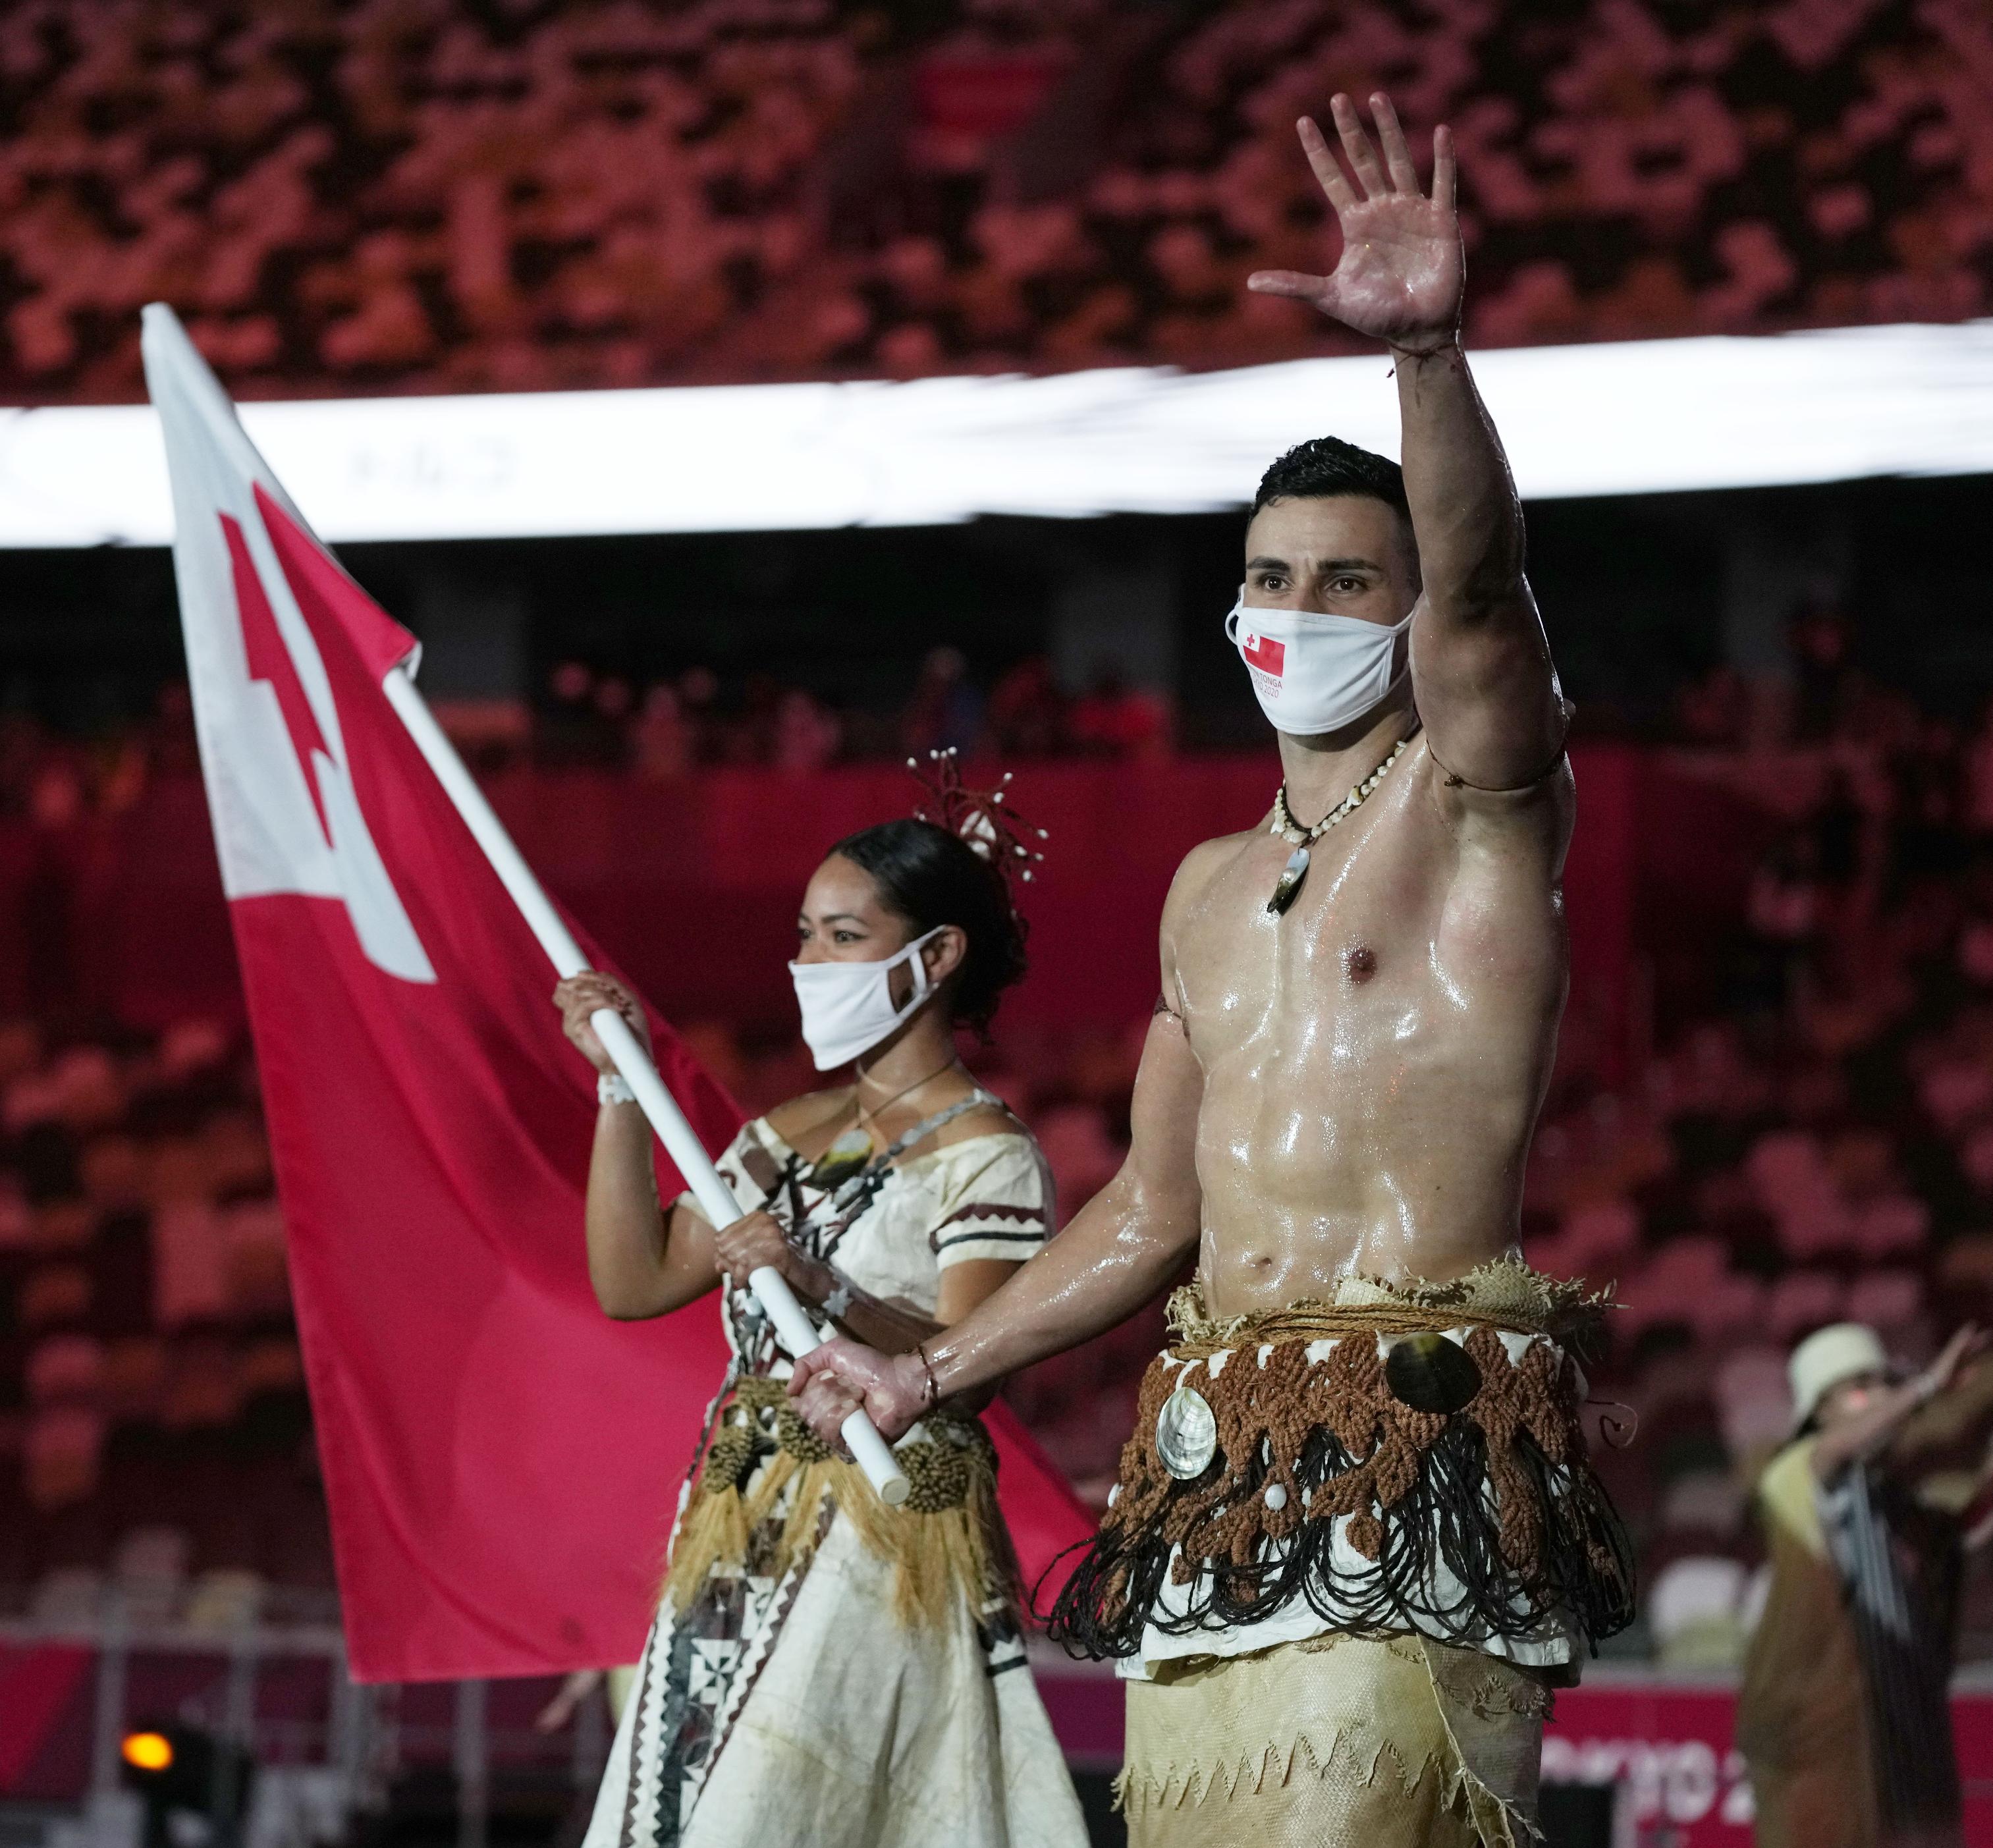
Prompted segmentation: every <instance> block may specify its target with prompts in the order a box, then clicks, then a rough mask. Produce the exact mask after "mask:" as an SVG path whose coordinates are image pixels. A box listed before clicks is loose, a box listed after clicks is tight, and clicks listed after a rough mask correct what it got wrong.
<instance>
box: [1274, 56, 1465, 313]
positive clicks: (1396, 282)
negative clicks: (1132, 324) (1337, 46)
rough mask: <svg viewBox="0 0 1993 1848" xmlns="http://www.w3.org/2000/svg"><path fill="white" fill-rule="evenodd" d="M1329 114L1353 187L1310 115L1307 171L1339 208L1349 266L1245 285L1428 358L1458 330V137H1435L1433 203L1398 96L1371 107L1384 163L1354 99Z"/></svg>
mask: <svg viewBox="0 0 1993 1848" xmlns="http://www.w3.org/2000/svg"><path fill="white" fill-rule="evenodd" d="M1329 108H1330V109H1331V111H1332V114H1333V115H1334V118H1335V128H1336V132H1337V134H1338V135H1339V136H1340V137H1341V138H1342V152H1343V153H1344V155H1345V157H1346V158H1347V159H1348V160H1349V166H1350V171H1351V173H1353V174H1354V175H1355V183H1354V184H1353V185H1352V183H1351V181H1350V179H1349V178H1348V177H1346V176H1345V174H1344V173H1343V171H1342V168H1341V167H1340V166H1338V165H1337V163H1336V159H1335V154H1334V152H1332V150H1331V149H1330V147H1329V145H1328V142H1327V141H1326V140H1325V139H1324V138H1323V136H1322V132H1321V130H1320V129H1319V128H1317V127H1316V126H1315V125H1314V121H1312V119H1311V118H1308V117H1307V116H1303V117H1302V118H1301V121H1300V123H1299V125H1298V126H1299V128H1300V130H1301V147H1302V149H1303V150H1304V152H1306V154H1307V155H1308V165H1309V166H1311V167H1312V168H1314V176H1315V178H1316V179H1318V180H1320V181H1321V190H1323V191H1324V192H1325V193H1327V194H1328V202H1329V203H1330V204H1331V205H1332V206H1333V207H1335V216H1336V220H1337V222H1338V224H1339V225H1340V226H1341V227H1342V259H1341V261H1338V263H1337V265H1336V266H1335V274H1334V275H1327V276H1310V275H1303V274H1302V273H1301V272H1300V271H1298V270H1292V269H1262V270H1256V271H1254V272H1253V274H1252V275H1250V276H1249V277H1248V278H1246V287H1247V288H1248V289H1253V290H1256V291H1257V292H1259V293H1260V294H1261V295H1293V296H1295V297H1297V299H1300V300H1301V301H1304V302H1313V303H1314V305H1315V306H1316V307H1318V308H1319V309H1321V311H1322V313H1324V314H1326V315H1333V316H1335V319H1337V320H1338V321H1340V322H1342V323H1343V325H1344V326H1346V327H1350V328H1352V329H1354V330H1355V331H1356V332H1357V333H1366V334H1369V335H1370V336H1373V338H1375V339H1377V340H1385V341H1388V342H1389V343H1390V344H1391V345H1393V347H1406V348H1410V349H1417V350H1425V349H1428V348H1431V347H1436V346H1439V345H1442V344H1444V343H1445V342H1447V341H1448V340H1451V339H1453V337H1454V336H1455V333H1457V332H1458V330H1459V326H1460V296H1461V286H1462V283H1463V281H1464V278H1465V263H1464V261H1463V260H1462V258H1461V248H1460V220H1459V218H1458V216H1457V215H1456V214H1455V210H1454V205H1453V177H1454V169H1453V137H1452V135H1451V134H1450V133H1449V132H1448V131H1447V130H1446V129H1445V128H1437V129H1435V130H1434V133H1433V187H1432V196H1431V197H1430V198H1428V197H1427V196H1426V195H1425V194H1424V193H1422V192H1421V191H1420V190H1419V176H1418V173H1417V169H1415V168H1414V166H1413V165H1412V155H1411V150H1410V149H1409V148H1407V146H1406V145H1405V134H1404V131H1403V129H1402V128H1400V127H1399V126H1398V118H1397V114H1396V111H1394V110H1393V108H1392V107H1391V101H1390V97H1387V96H1386V95H1385V94H1383V92H1382V91H1379V92H1378V93H1377V94H1376V95H1374V96H1373V97H1371V99H1370V113H1371V115H1372V118H1373V120H1374V121H1376V125H1377V141H1378V142H1379V144H1381V145H1382V149H1383V152H1382V155H1381V157H1380V155H1379V149H1378V147H1377V146H1376V145H1373V144H1372V142H1371V139H1370V137H1369V135H1367V134H1366V133H1365V132H1364V128H1363V123H1362V118H1360V117H1359V115H1358V114H1357V113H1356V108H1355V104H1352V102H1351V101H1350V100H1349V97H1346V96H1342V95H1338V96H1336V97H1334V98H1333V99H1332V101H1331V102H1330V104H1329Z"/></svg>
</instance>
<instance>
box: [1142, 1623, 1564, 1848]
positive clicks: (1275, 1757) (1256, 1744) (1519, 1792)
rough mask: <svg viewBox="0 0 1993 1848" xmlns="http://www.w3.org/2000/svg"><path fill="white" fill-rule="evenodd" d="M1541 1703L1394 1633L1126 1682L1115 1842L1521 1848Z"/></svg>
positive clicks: (1499, 1674) (1291, 1647)
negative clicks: (1123, 1829)
mask: <svg viewBox="0 0 1993 1848" xmlns="http://www.w3.org/2000/svg"><path fill="white" fill-rule="evenodd" d="M1549 1706H1550V1693H1549V1691H1548V1690H1547V1688H1546V1687H1545V1686H1543V1682H1542V1681H1541V1679H1540V1678H1539V1677H1538V1676H1537V1675H1533V1674H1532V1673H1530V1672H1529V1671H1527V1670H1525V1669H1517V1668H1515V1667H1513V1666H1512V1665H1509V1664H1508V1663H1506V1662H1497V1661H1495V1660H1493V1659H1492V1658H1489V1657H1487V1656H1485V1655H1480V1654H1479V1653H1477V1652H1474V1651H1472V1650H1466V1649H1457V1648H1451V1647H1450V1646H1449V1645H1446V1644H1443V1643H1437V1642H1434V1641H1431V1640H1430V1639H1421V1638H1414V1637H1410V1636H1399V1637H1357V1636H1325V1637H1321V1638H1317V1639H1315V1640H1314V1641H1310V1642H1301V1643H1287V1644H1283V1645H1281V1646H1280V1647H1279V1648H1274V1649H1267V1650H1263V1651H1261V1652H1259V1653H1258V1654H1256V1655H1239V1656H1230V1657H1216V1658H1214V1657H1209V1656H1204V1657H1198V1658H1195V1659H1193V1660H1191V1661H1188V1662H1173V1663H1170V1664H1167V1665H1165V1666H1164V1668H1163V1669H1161V1671H1159V1672H1158V1673H1157V1675H1156V1677H1155V1678H1154V1679H1152V1680H1150V1681H1145V1682H1130V1683H1129V1684H1128V1746H1127V1764H1126V1768H1125V1769H1124V1770H1123V1772H1122V1774H1121V1778H1120V1783H1119V1785H1118V1786H1117V1789H1118V1792H1119V1795H1120V1798H1121V1802H1122V1805H1123V1808H1124V1809H1126V1812H1127V1817H1128V1841H1129V1848H1236V1844H1239V1843H1252V1844H1253V1848H1303V1845H1304V1844H1305V1845H1306V1848H1474V1845H1475V1844H1477V1843H1479V1844H1482V1848H1524V1844H1526V1843H1527V1842H1528V1841H1529V1840H1530V1836H1531V1834H1532V1833H1533V1827H1534V1820H1535V1814H1536V1798H1537V1761H1538V1758H1539V1756H1540V1752H1541V1749H1542V1744H1543V1717H1544V1715H1545V1714H1546V1713H1547V1711H1548V1709H1549Z"/></svg>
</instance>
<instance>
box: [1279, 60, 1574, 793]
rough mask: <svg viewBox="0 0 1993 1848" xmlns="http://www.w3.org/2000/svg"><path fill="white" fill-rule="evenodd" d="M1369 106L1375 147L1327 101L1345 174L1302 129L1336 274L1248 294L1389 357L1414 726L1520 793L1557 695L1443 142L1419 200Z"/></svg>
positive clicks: (1442, 138)
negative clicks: (1416, 585) (1407, 538)
mask: <svg viewBox="0 0 1993 1848" xmlns="http://www.w3.org/2000/svg"><path fill="white" fill-rule="evenodd" d="M1370 104H1371V112H1372V115H1373V118H1374V120H1375V121H1376V128H1377V142H1376V144H1373V142H1372V141H1371V138H1370V137H1369V135H1368V134H1366V132H1365V131H1364V128H1363V125H1362V121H1361V119H1360V118H1359V116H1358V115H1357V113H1356V110H1355V106H1354V105H1353V104H1352V103H1351V101H1350V100H1349V97H1345V96H1338V97H1335V99H1334V102H1333V104H1332V108H1333V111H1334V115H1335V128H1336V131H1337V133H1338V137H1339V138H1340V139H1341V141H1342V150H1343V153H1344V155H1345V158H1346V159H1348V161H1349V174H1345V173H1344V172H1343V170H1342V167H1341V166H1338V164H1337V162H1336V158H1335V152H1334V151H1333V150H1332V149H1331V148H1330V147H1329V145H1328V142H1326V141H1325V139H1324V138H1323V136H1322V134H1321V130H1320V129H1319V128H1317V127H1316V126H1315V125H1314V123H1313V122H1312V121H1308V120H1306V119H1304V120H1303V121H1302V122H1301V125H1300V127H1301V145H1302V147H1303V149H1304V150H1305V151H1306V152H1307V155H1308V162H1309V164H1310V165H1311V166H1312V167H1313V168H1314V173H1315V177H1316V178H1317V179H1318V180H1320V181H1321V187H1322V190H1323V191H1324V192H1325V193H1327V194H1328V200H1329V203H1330V204H1331V205H1332V206H1333V207H1335V214H1336V217H1337V219H1338V222H1339V224H1340V225H1341V227H1342V257H1341V258H1340V260H1339V261H1338V263H1337V265H1336V266H1335V272H1334V273H1333V274H1332V275H1327V276H1309V275H1301V274H1300V273H1298V272H1295V271H1292V270H1270V271H1269V270H1263V271H1261V272H1258V273H1257V274H1256V275H1253V277H1252V278H1250V280H1249V283H1248V286H1249V287H1250V288H1252V289H1256V290H1258V291H1260V292H1261V293H1263V294H1268V295H1294V296H1297V297H1299V298H1300V299H1302V300H1304V301H1309V302H1313V303H1314V305H1315V306H1317V307H1318V308H1319V309H1321V311H1322V312H1323V313H1325V314H1328V315H1332V316H1335V319H1338V320H1339V321H1341V322H1342V323H1344V324H1345V326H1349V327H1351V328H1352V329H1354V330H1355V331H1356V332H1357V333H1365V334H1369V335H1372V336H1374V337H1375V338H1376V339H1378V340H1383V341H1384V342H1386V343H1387V344H1388V345H1389V346H1390V349H1391V352H1392V354H1393V358H1394V360H1395V361H1396V371H1397V380H1398V411H1399V415H1400V418H1401V420H1402V424H1403V465H1404V470H1405V493H1406V495H1407V498H1408V499H1409V500H1410V504H1411V513H1412V531H1413V533H1414V535H1415V536H1416V538H1417V541H1418V548H1419V565H1420V573H1421V576H1422V578H1423V582H1424V589H1423V593H1422V594H1421V595H1420V598H1419V601H1418V603H1417V608H1416V610H1415V613H1414V619H1413V623H1412V676H1413V684H1414V689H1415V692H1416V696H1417V702H1418V709H1419V716H1420V719H1421V720H1422V721H1423V722H1424V725H1425V728H1426V731H1427V735H1428V736H1429V737H1430V739H1431V748H1432V753H1433V757H1434V760H1435V761H1436V762H1437V763H1439V765H1440V766H1441V768H1442V769H1443V770H1445V771H1446V772H1447V773H1448V775H1449V777H1450V778H1451V780H1453V781H1455V782H1457V783H1464V784H1468V786H1470V787H1475V788H1478V789H1484V790H1509V789H1516V788H1520V787H1526V786H1527V785H1528V784H1531V783H1533V782H1535V781H1537V779H1539V778H1540V777H1542V776H1543V775H1544V774H1545V773H1546V772H1547V771H1548V770H1550V769H1551V768H1552V767H1554V764H1555V763H1556V761H1557V757H1558V754H1559V753H1560V752H1561V750H1562V748H1563V743H1564V699H1563V695H1562V694H1561V692H1559V691H1558V688H1557V677H1556V675H1555V673H1554V671H1553V670H1552V668H1551V666H1550V647H1549V644H1548V643H1547V640H1545V638H1544V636H1543V624H1542V623H1541V622H1540V620H1538V617H1537V606H1536V601H1535V599H1533V597H1532V596H1530V587H1529V585H1528V582H1526V579H1524V577H1523V513H1522V508H1521V507H1520V504H1518V502H1517V500H1516V487H1515V483H1514V482H1513V480H1511V479H1510V477H1509V464H1508V460H1507V458H1506V456H1503V454H1502V445H1501V442H1500V441H1499V439H1498V438H1497V437H1496V434H1495V426H1494V425H1493V424H1492V422H1490V421H1489V416H1488V412H1487V408H1486V407H1485V405H1482V401H1481V396H1480V394H1479V392H1478V391H1475V388H1474V380H1473V377H1472V375H1471V374H1469V373H1468V369H1467V360H1466V358H1465V355H1464V354H1462V353H1461V350H1460V340H1459V330H1460V307H1461V289H1462V285H1463V281H1464V278H1465V268H1464V265H1463V263H1462V259H1461V246H1460V225H1459V220H1458V217H1457V216H1456V214H1455V210H1454V160H1453V141H1452V137H1451V135H1449V133H1448V131H1447V130H1446V129H1445V128H1443V127H1442V128H1439V129H1437V130H1436V131H1435V132H1434V136H1433V185H1432V192H1431V196H1427V194H1425V193H1423V192H1421V191H1420V187H1419V181H1418V174H1417V171H1416V170H1415V169H1414V166H1413V165H1412V157H1411V154H1410V150H1409V149H1407V146H1406V145H1405V137H1404V134H1403V131H1402V130H1401V129H1400V128H1399V126H1398V118H1397V117H1396V114H1394V113H1393V110H1392V108H1391V105H1390V101H1389V100H1388V99H1387V98H1386V97H1383V96H1382V95H1378V96H1373V97H1372V98H1371V99H1370ZM1352 176H1354V177H1353V179H1352Z"/></svg>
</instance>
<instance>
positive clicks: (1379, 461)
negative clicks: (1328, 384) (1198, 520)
mask: <svg viewBox="0 0 1993 1848" xmlns="http://www.w3.org/2000/svg"><path fill="white" fill-rule="evenodd" d="M1340 494H1363V495H1367V496H1368V497H1369V498H1370V499H1371V500H1381V501H1383V503H1384V504H1385V505H1386V507H1395V508H1396V510H1397V511H1398V514H1399V515H1400V518H1403V519H1404V520H1406V521H1410V518H1411V517H1412V509H1411V504H1410V502H1409V501H1407V500H1406V498H1405V471H1404V470H1403V469H1401V468H1400V467H1399V466H1398V465H1397V464H1396V463H1395V462H1393V461H1392V459H1390V457H1389V456H1373V455H1372V454H1371V453H1370V452H1369V450H1368V449H1359V448H1358V447H1357V446H1355V443H1353V442H1344V441H1343V440H1342V438H1341V437H1339V436H1314V437H1311V438H1310V439H1308V441H1307V442H1297V443H1296V444H1295V445H1294V447H1293V448H1292V449H1290V450H1288V452H1287V454H1286V455H1284V456H1282V457H1280V459H1279V460H1278V461H1277V462H1276V463H1274V464H1273V466H1272V467H1271V468H1270V469H1269V470H1267V472H1266V473H1265V474H1263V475H1262V476H1261V477H1260V491H1259V493H1257V494H1255V495H1254V496H1253V513H1255V514H1256V513H1257V512H1258V511H1260V508H1261V507H1264V506H1266V505H1267V503H1268V502H1269V501H1273V500H1333V499H1335V497H1337V496H1338V495H1340ZM1247 518H1251V515H1248V516H1247Z"/></svg>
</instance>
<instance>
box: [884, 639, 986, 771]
mask: <svg viewBox="0 0 1993 1848" xmlns="http://www.w3.org/2000/svg"><path fill="white" fill-rule="evenodd" d="M982 733H983V702H982V699H981V698H980V697H979V695H978V694H977V692H976V688H974V686H973V685H971V684H970V682H969V662H968V661H967V659H966V657H965V656H964V655H963V654H962V651H961V650H960V649H959V648H945V647H944V648H931V649H929V650H928V653H927V654H926V656H925V658H924V659H923V660H922V661H921V671H920V674H919V677H918V678H917V679H916V680H915V681H914V692H913V697H912V698H911V699H909V700H908V702H907V710H906V712H905V715H904V717H903V718H902V719H901V722H900V739H901V743H902V744H903V745H904V746H905V748H906V749H907V750H908V752H909V753H911V755H912V756H914V757H921V758H924V757H925V756H926V754H927V753H928V752H929V751H947V750H953V751H959V752H960V753H962V755H963V756H964V757H968V756H969V755H970V754H971V753H973V752H974V750H975V749H976V745H977V744H978V743H979V742H980V740H981V738H982Z"/></svg>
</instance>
